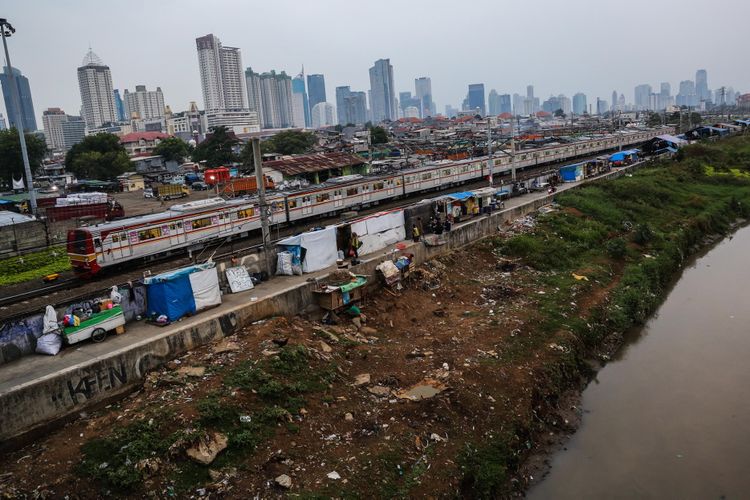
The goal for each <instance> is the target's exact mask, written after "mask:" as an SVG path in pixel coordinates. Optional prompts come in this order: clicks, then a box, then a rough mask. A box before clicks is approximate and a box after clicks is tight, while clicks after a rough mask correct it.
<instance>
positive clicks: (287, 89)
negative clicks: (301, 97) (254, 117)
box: [245, 68, 295, 128]
mask: <svg viewBox="0 0 750 500" xmlns="http://www.w3.org/2000/svg"><path fill="white" fill-rule="evenodd" d="M245 79H246V80H247V83H246V86H247V92H248V96H247V97H248V101H249V102H250V103H251V106H250V109H251V110H252V111H258V110H259V113H258V114H259V117H260V124H261V127H262V128H289V127H293V126H295V119H294V107H293V104H292V102H293V99H292V78H291V77H290V76H288V75H287V74H286V73H285V72H283V71H282V72H281V73H276V71H270V72H267V73H261V74H259V73H255V72H253V70H252V68H247V69H246V70H245Z"/></svg>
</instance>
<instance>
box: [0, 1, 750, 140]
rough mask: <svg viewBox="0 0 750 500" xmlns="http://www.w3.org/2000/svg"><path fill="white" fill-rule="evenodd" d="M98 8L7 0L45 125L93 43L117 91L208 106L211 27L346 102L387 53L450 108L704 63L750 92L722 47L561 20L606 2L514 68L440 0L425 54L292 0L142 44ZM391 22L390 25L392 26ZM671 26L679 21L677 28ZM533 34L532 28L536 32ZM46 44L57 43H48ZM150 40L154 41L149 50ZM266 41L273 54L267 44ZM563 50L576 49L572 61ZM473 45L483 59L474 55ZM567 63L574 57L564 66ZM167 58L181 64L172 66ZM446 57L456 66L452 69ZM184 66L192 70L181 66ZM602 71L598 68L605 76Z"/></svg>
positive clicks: (176, 104) (590, 87)
mask: <svg viewBox="0 0 750 500" xmlns="http://www.w3.org/2000/svg"><path fill="white" fill-rule="evenodd" d="M641 3H643V5H647V4H646V3H645V2H641V1H640V0H639V1H637V2H635V4H634V5H633V6H631V8H633V9H634V10H637V4H641ZM729 4H731V5H728V7H731V8H732V10H733V11H735V12H743V11H748V10H749V8H748V6H747V5H746V4H744V3H742V2H739V1H736V0H730V1H729ZM94 5H95V4H94V3H92V2H86V1H84V2H80V3H76V4H71V5H58V4H57V3H54V2H51V1H45V0H41V1H40V2H39V5H37V4H35V5H34V6H33V8H31V7H30V6H28V5H27V4H26V3H24V2H20V1H14V2H11V3H10V4H9V5H8V6H7V9H6V10H7V12H6V14H5V15H6V16H7V17H8V18H9V19H10V20H11V21H13V23H14V26H16V28H17V29H18V31H17V33H16V34H15V35H14V36H13V37H11V38H10V39H9V44H10V50H11V55H12V57H13V62H14V66H15V67H17V68H19V69H20V70H21V71H22V72H23V74H24V75H26V76H27V77H28V78H29V80H30V82H31V86H32V91H33V95H34V107H35V112H36V116H35V117H36V120H37V124H38V125H39V124H40V123H41V113H42V111H43V110H45V109H47V108H52V107H60V108H62V109H66V110H71V111H72V114H78V110H79V109H80V107H81V102H80V96H79V92H78V91H77V90H78V89H77V88H76V87H77V82H76V78H75V74H74V69H75V67H77V65H78V64H80V58H81V57H82V55H83V54H85V51H86V47H87V46H88V44H89V43H90V44H91V46H92V48H93V50H94V51H95V52H96V53H97V54H98V55H99V56H100V57H101V58H102V59H103V60H104V61H105V63H106V64H107V65H108V66H109V67H110V70H111V72H112V79H113V86H114V88H116V89H125V88H135V86H136V85H146V86H147V87H148V88H156V87H161V88H162V89H163V91H164V95H165V104H167V105H170V106H171V107H172V109H174V110H176V111H179V110H184V109H187V107H188V105H189V102H190V101H198V102H202V99H201V97H202V96H201V85H200V75H199V72H198V71H197V70H196V55H195V38H197V37H200V36H203V35H205V34H206V33H213V34H214V35H216V36H217V37H219V38H220V39H222V40H224V39H226V40H227V41H228V43H230V44H231V45H232V46H234V47H237V48H239V49H240V50H241V51H242V52H243V61H242V62H243V68H242V70H244V69H245V68H247V67H253V68H256V67H257V68H258V69H261V70H263V71H265V70H270V69H271V68H276V69H277V71H281V70H284V71H286V72H287V74H296V72H297V68H299V67H300V66H301V65H302V64H303V63H304V65H305V68H307V69H308V70H307V71H306V73H309V74H322V75H325V79H326V90H327V93H328V94H331V95H329V96H328V99H327V101H328V102H333V101H334V99H333V98H332V97H331V96H332V94H333V90H334V89H335V88H336V87H338V86H350V87H351V88H352V89H364V90H369V89H370V84H369V78H368V71H367V69H368V68H369V67H370V66H371V65H372V61H375V60H378V59H381V58H382V59H390V62H391V65H392V66H393V68H394V70H393V73H394V87H395V88H394V92H395V94H396V95H398V93H399V92H401V91H405V90H410V91H413V89H414V80H415V78H418V77H420V76H428V77H430V78H431V82H432V92H433V95H432V101H433V103H434V105H435V108H436V109H437V110H438V111H440V110H442V109H443V108H444V106H445V105H446V104H449V105H452V106H457V105H460V103H461V101H462V100H463V98H465V96H466V88H467V86H468V84H470V83H483V84H484V86H485V91H488V90H489V89H496V90H497V92H498V93H499V94H510V95H512V94H514V93H520V94H523V88H524V87H525V85H527V84H528V83H529V82H532V83H533V84H534V85H535V87H536V89H537V91H536V95H538V96H540V97H542V96H549V95H559V94H564V95H566V96H572V95H574V94H575V93H577V92H579V91H580V92H583V93H585V94H586V95H587V96H588V98H589V102H592V100H593V101H594V102H595V99H596V97H597V96H598V97H599V98H600V99H609V98H610V95H611V92H612V89H613V88H614V89H617V90H618V92H623V93H625V95H626V96H627V99H628V101H631V99H632V97H631V95H632V91H629V90H628V89H633V88H634V87H635V86H636V85H638V84H641V83H644V82H648V83H649V84H650V85H652V86H653V87H654V88H655V89H658V85H659V83H660V82H669V83H671V86H672V89H673V92H674V90H675V89H677V88H678V86H679V83H680V82H681V81H684V80H688V79H690V80H694V79H695V71H696V69H698V68H701V69H706V70H708V73H709V80H708V84H709V90H715V89H717V88H719V87H721V86H731V87H733V88H734V90H739V91H741V92H747V91H748V90H750V69H748V68H745V67H743V65H738V64H736V63H735V59H734V58H723V57H721V54H719V53H717V52H716V50H714V49H710V50H709V49H702V48H701V47H691V50H690V51H681V52H680V54H679V55H678V56H677V57H673V58H670V59H669V60H665V61H658V62H656V61H655V62H651V61H650V60H651V59H658V58H652V57H650V56H649V54H650V51H651V50H654V51H655V49H652V48H651V47H650V45H649V42H648V40H640V39H639V38H638V37H633V36H630V37H621V38H623V40H619V39H613V38H612V37H611V36H610V35H609V33H608V29H607V28H604V27H602V26H599V25H598V24H596V23H593V26H590V27H589V26H587V27H585V29H584V28H583V27H582V29H581V31H580V34H577V33H576V30H572V31H571V30H570V29H569V28H567V27H566V28H565V29H564V30H562V29H561V28H560V27H556V26H557V25H558V24H560V25H564V24H566V23H567V21H564V22H559V21H560V20H565V19H573V17H574V16H575V15H576V14H580V13H581V12H585V11H587V9H589V8H594V7H596V8H597V9H599V8H600V7H601V8H602V9H605V10H606V9H609V6H600V4H599V3H594V2H589V1H576V2H569V3H567V4H566V6H565V7H563V6H560V5H557V4H553V3H550V4H548V5H547V6H546V8H547V13H548V14H549V16H540V19H539V20H538V22H539V23H538V24H539V26H538V30H539V32H540V35H539V38H542V39H547V40H549V39H550V38H549V37H554V36H558V37H561V38H559V44H558V50H556V51H555V55H554V57H552V56H550V57H548V56H545V55H544V54H541V55H539V54H537V55H535V57H534V62H533V64H529V63H528V61H527V60H526V59H525V57H524V55H523V54H524V53H527V52H529V51H533V49H534V47H535V44H536V43H537V42H535V41H534V40H530V41H525V42H524V51H518V52H520V54H518V55H511V56H507V57H506V56H504V57H503V64H489V63H486V62H485V57H484V55H483V53H482V51H478V50H477V48H478V47H479V46H480V45H481V40H482V39H483V37H484V36H485V35H483V34H481V33H479V34H476V33H475V36H476V37H479V38H477V39H472V41H466V42H458V43H456V42H455V40H453V41H451V42H450V43H448V42H446V41H441V40H440V39H441V35H440V32H441V30H440V29H438V26H440V24H441V23H450V22H451V19H452V16H453V14H454V10H455V9H454V8H453V7H451V5H449V4H447V3H441V2H437V3H434V4H433V3H430V4H429V5H430V7H431V8H430V9H429V12H428V14H427V17H428V18H429V19H431V20H433V21H434V23H433V24H434V25H435V27H434V28H431V29H424V30H420V33H419V34H416V35H415V36H419V37H420V39H421V40H422V42H423V43H422V45H421V47H422V48H421V49H420V50H419V51H412V50H410V49H409V47H408V46H407V45H406V43H405V42H403V40H401V41H400V42H399V41H396V40H390V38H398V37H395V36H394V37H390V36H388V34H393V35H395V34H397V33H398V32H399V30H402V29H403V28H404V27H405V26H404V22H402V21H401V20H397V21H396V22H395V23H391V18H390V17H389V16H386V15H384V14H382V15H381V14H376V19H375V21H378V20H382V21H383V28H382V31H383V34H384V35H386V36H383V37H378V38H383V39H385V40H378V41H377V43H375V42H370V41H366V40H364V41H361V42H358V44H344V43H341V42H340V41H341V40H343V39H345V38H346V34H347V33H350V31H349V30H350V29H351V33H352V34H353V33H355V32H357V31H356V27H355V26H349V24H355V25H356V23H342V26H345V27H346V30H345V32H343V33H339V32H337V33H339V34H338V35H336V36H334V35H333V34H331V33H322V32H321V31H320V30H316V29H313V28H312V26H311V25H312V24H314V23H309V17H310V16H312V15H314V14H315V12H314V11H315V10H316V9H314V8H312V6H307V5H299V4H297V3H292V2H283V1H282V2H280V3H278V4H275V5H274V6H269V5H254V6H252V8H250V7H245V6H240V5H234V7H233V9H236V10H237V14H238V15H236V16H231V19H227V18H226V16H224V15H222V14H225V11H226V9H225V8H222V5H223V6H225V7H227V6H229V5H230V4H225V3H222V2H219V3H218V4H217V5H216V8H212V9H205V8H201V11H202V12H201V16H191V17H190V18H186V19H184V21H185V22H182V20H181V22H180V30H174V31H172V32H171V35H170V36H164V37H159V38H157V39H156V40H154V39H149V40H148V41H147V42H146V41H145V40H143V41H142V40H140V39H136V40H133V41H129V43H127V44H123V43H121V41H116V40H113V37H112V36H111V33H110V32H109V30H108V29H107V27H106V23H103V22H102V23H97V22H96V20H97V19H100V18H101V19H102V20H103V19H104V18H107V17H108V16H111V12H110V11H109V10H108V9H94V8H93V6H94ZM170 5H171V4H170V3H169V2H165V5H161V4H154V5H151V4H149V9H150V10H151V15H150V16H148V18H147V19H143V18H140V17H139V18H138V23H143V24H144V26H142V29H144V30H146V29H148V27H149V26H150V25H152V24H153V26H154V29H157V28H156V26H157V25H158V26H159V28H158V29H159V30H160V31H163V28H162V26H161V25H162V22H163V20H164V19H172V18H173V17H175V16H176V15H177V14H176V13H175V11H174V9H173V5H172V6H171V7H170ZM200 5H202V4H198V3H197V2H189V1H188V2H185V4H184V8H183V9H181V10H184V11H190V10H191V9H192V10H194V9H195V8H200ZM341 5H343V4H342V3H341V2H330V3H328V4H327V6H328V7H329V8H331V9H335V12H336V15H337V16H339V15H340V16H344V17H346V16H351V17H353V14H351V13H348V12H343V11H345V10H347V9H336V6H341ZM40 6H41V11H42V12H44V15H42V16H39V14H38V13H39V12H40ZM181 6H183V4H181ZM212 7H213V4H212ZM422 7H424V6H422ZM406 8H407V9H409V10H410V11H411V10H414V11H418V10H420V6H419V5H416V6H413V7H406ZM477 8H481V9H483V11H485V12H487V13H491V12H497V13H503V12H506V13H507V14H511V17H512V16H513V15H516V14H518V13H519V9H521V7H520V6H513V5H511V6H507V7H505V8H502V9H501V8H499V7H496V6H495V5H494V4H492V3H490V2H478V3H477ZM665 9H666V10H669V11H670V12H674V14H675V15H676V16H677V17H680V16H685V15H687V14H685V13H684V12H682V11H684V10H686V9H684V5H682V4H681V3H679V2H676V1H671V0H670V1H668V2H665ZM386 10H387V9H386ZM688 10H689V9H688ZM253 11H259V12H262V13H263V14H264V15H265V16H272V17H273V16H281V15H283V14H286V13H288V12H289V11H291V12H293V13H294V16H292V17H293V18H294V19H293V20H292V21H290V23H284V25H280V24H278V23H271V24H273V26H271V27H265V26H259V27H258V29H253V30H249V31H248V30H246V29H244V23H245V17H246V16H244V15H242V14H247V15H249V13H250V12H253ZM613 12H614V11H613ZM122 14H123V16H124V17H123V21H124V22H125V21H128V19H130V20H132V21H133V22H135V15H134V13H131V12H123V13H122ZM423 14H424V11H423V10H421V11H420V15H423ZM559 16H561V17H559ZM399 17H401V16H399ZM405 17H408V16H405ZM548 17H549V18H554V19H556V21H555V23H552V22H551V21H550V19H547V18H548ZM649 17H650V16H644V17H643V19H641V20H640V21H639V23H640V24H639V25H640V26H641V28H642V29H641V32H644V33H645V32H648V31H649V26H651V27H652V28H653V29H657V28H656V26H657V25H658V29H659V32H660V33H661V34H662V35H663V36H665V37H666V38H667V39H669V38H670V35H669V33H671V32H674V33H676V30H677V29H678V28H677V25H679V24H680V23H679V22H674V23H671V24H668V25H664V24H663V23H661V22H659V21H658V20H652V19H650V18H649ZM131 18H132V19H131ZM741 18H742V16H741V15H738V16H730V17H728V18H727V23H724V25H723V26H722V27H721V28H714V27H712V26H711V27H708V28H707V30H706V32H705V33H704V34H702V36H706V38H710V37H711V36H712V33H713V34H714V35H716V36H720V37H721V38H722V40H724V41H725V42H726V43H725V44H723V45H724V46H726V47H737V46H741V41H742V40H741V37H740V35H739V33H741V31H742V30H741V29H740V28H741V26H740V23H739V19H741ZM385 19H387V20H388V22H385ZM84 20H85V22H86V26H87V31H86V34H85V35H80V36H72V37H64V39H63V40H61V41H60V43H59V44H58V43H56V44H55V45H54V46H53V47H51V50H45V51H40V48H41V47H42V41H43V40H44V34H45V33H48V32H49V30H51V29H52V28H53V26H56V25H58V24H59V22H60V21H63V22H65V23H66V24H69V23H71V24H72V25H73V26H76V25H79V24H81V25H82V23H83V22H84ZM303 20H304V22H303ZM53 23H54V24H53ZM735 23H736V24H737V25H736V26H735ZM287 24H288V25H287ZM671 25H675V27H674V28H672V27H671ZM89 28H90V29H89ZM269 30H270V31H269ZM509 30H510V33H509V35H508V36H509V38H512V37H513V33H516V31H518V28H515V27H513V26H510V27H509ZM665 30H666V31H665ZM563 31H564V33H563ZM271 32H272V33H273V35H274V39H277V38H281V39H289V40H293V39H295V37H296V38H297V39H304V40H305V43H295V44H294V45H291V46H288V47H287V46H285V50H278V49H273V48H269V47H267V46H266V45H263V44H262V41H263V40H264V36H271V35H270V34H269V33H271ZM357 33H358V32H357ZM517 34H518V35H520V34H521V33H517ZM524 34H527V32H526V31H524ZM597 34H598V35H599V36H606V39H607V40H610V43H608V44H601V45H602V46H603V45H607V48H606V50H605V49H604V47H598V46H596V44H591V43H589V42H588V40H589V39H590V38H591V37H596V36H597ZM545 37H547V38H545ZM136 38H137V37H136ZM535 38H536V36H535ZM625 38H627V40H625ZM644 38H646V37H644ZM336 40H339V41H338V42H336ZM426 42H429V43H426ZM141 44H142V46H143V47H144V50H142V51H139V50H137V48H138V47H139V46H141ZM540 44H541V42H540ZM355 45H356V46H355ZM44 47H45V49H46V48H47V45H46V44H45V45H44ZM145 47H148V50H146V49H145ZM258 47H263V49H262V50H259V49H258ZM561 50H562V51H564V52H565V53H567V54H570V56H569V57H566V58H560V57H559V52H560V51H561ZM472 52H474V53H475V55H472ZM514 52H516V51H514ZM39 54H43V55H42V56H40V55H39ZM135 54H137V56H136V55H135ZM624 58H627V60H629V61H630V65H629V66H628V71H627V72H623V71H618V70H617V68H618V67H620V68H621V67H622V66H621V65H622V63H623V60H624ZM553 59H554V60H555V61H553ZM560 59H563V60H564V61H562V62H561V61H559V60H560ZM165 60H168V61H169V63H165ZM446 61H447V62H450V63H451V64H445V62H446ZM174 68H180V70H179V71H176V70H175V69H174ZM592 68H596V71H593V70H592ZM509 69H510V70H511V71H509ZM50 74H54V75H55V77H54V78H49V77H48V75H50ZM308 90H309V89H308ZM674 93H675V94H676V92H674ZM542 98H543V99H544V97H542ZM2 111H3V112H4V115H5V116H6V118H7V117H8V113H7V110H5V109H4V108H3V110H2Z"/></svg>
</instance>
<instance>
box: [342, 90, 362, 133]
mask: <svg viewBox="0 0 750 500" xmlns="http://www.w3.org/2000/svg"><path fill="white" fill-rule="evenodd" d="M344 106H346V117H347V122H346V123H341V125H347V124H349V123H353V124H355V125H364V124H365V123H366V122H367V97H366V95H365V93H364V92H350V93H349V95H348V96H347V97H346V98H345V99H344Z"/></svg>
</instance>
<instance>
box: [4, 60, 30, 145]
mask: <svg viewBox="0 0 750 500" xmlns="http://www.w3.org/2000/svg"><path fill="white" fill-rule="evenodd" d="M13 77H14V79H15V81H16V88H17V89H18V101H19V102H20V104H21V119H22V120H23V129H24V130H25V131H27V132H33V131H35V130H36V116H35V115H34V102H33V101H32V99H31V87H30V86H29V79H28V78H26V77H25V76H23V74H21V70H19V69H18V68H13ZM0 83H1V84H2V88H3V98H4V99H5V111H6V112H7V113H8V122H9V123H10V126H11V127H16V128H20V127H19V126H18V123H17V120H18V113H17V112H16V105H15V103H14V102H13V94H12V92H11V85H10V69H9V68H8V67H7V66H4V67H3V72H2V74H0Z"/></svg>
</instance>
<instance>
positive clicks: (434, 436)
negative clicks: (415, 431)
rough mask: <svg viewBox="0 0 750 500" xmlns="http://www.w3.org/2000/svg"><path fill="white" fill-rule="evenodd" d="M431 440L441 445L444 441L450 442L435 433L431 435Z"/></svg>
mask: <svg viewBox="0 0 750 500" xmlns="http://www.w3.org/2000/svg"><path fill="white" fill-rule="evenodd" d="M430 439H432V440H433V441H435V442H437V443H440V442H442V441H448V440H447V439H446V438H444V437H442V436H441V435H440V434H437V433H435V432H433V433H432V434H430Z"/></svg>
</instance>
